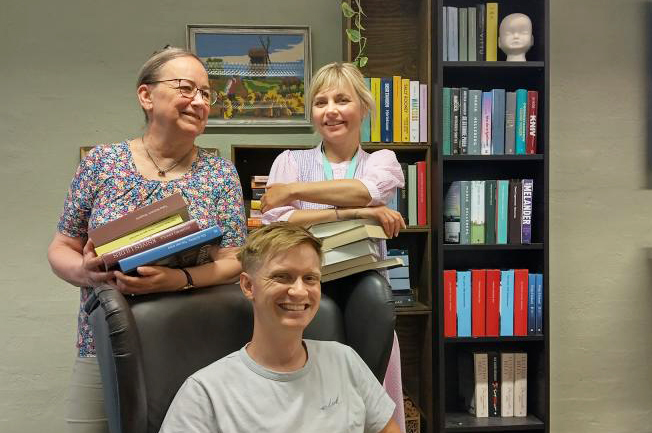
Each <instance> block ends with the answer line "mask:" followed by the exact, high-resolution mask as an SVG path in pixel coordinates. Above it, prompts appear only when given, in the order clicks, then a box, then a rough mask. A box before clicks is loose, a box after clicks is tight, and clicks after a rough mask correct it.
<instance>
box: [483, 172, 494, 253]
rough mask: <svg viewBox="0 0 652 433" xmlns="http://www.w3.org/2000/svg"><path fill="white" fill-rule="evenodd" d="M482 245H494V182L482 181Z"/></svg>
mask: <svg viewBox="0 0 652 433" xmlns="http://www.w3.org/2000/svg"><path fill="white" fill-rule="evenodd" d="M484 192H485V194H484V209H485V213H484V215H485V218H484V219H485V224H484V243H485V244H495V243H496V181H495V180H485V181H484Z"/></svg>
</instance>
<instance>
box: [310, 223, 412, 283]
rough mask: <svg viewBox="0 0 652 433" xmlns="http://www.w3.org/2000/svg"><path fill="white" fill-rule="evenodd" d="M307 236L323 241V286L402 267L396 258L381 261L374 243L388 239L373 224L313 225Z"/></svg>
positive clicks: (401, 263) (380, 228)
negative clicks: (364, 273) (340, 280)
mask: <svg viewBox="0 0 652 433" xmlns="http://www.w3.org/2000/svg"><path fill="white" fill-rule="evenodd" d="M310 232H311V233H312V234H313V235H314V236H315V237H317V238H319V239H321V241H322V250H323V251H324V259H323V262H322V278H321V280H322V282H327V281H331V280H336V279H338V278H343V277H347V276H349V275H353V274H357V273H358V272H363V271H367V270H370V269H383V268H391V267H396V266H402V265H403V262H402V261H401V259H400V258H399V257H391V258H388V259H386V260H380V251H379V250H378V247H377V243H376V242H375V239H387V235H386V234H385V231H384V230H383V227H382V226H380V225H378V223H376V222H375V221H372V220H367V219H356V220H346V221H333V222H328V223H322V224H315V225H314V226H312V227H311V228H310Z"/></svg>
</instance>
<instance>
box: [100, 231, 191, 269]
mask: <svg viewBox="0 0 652 433" xmlns="http://www.w3.org/2000/svg"><path fill="white" fill-rule="evenodd" d="M198 231H199V224H197V221H196V220H190V221H187V222H185V223H182V224H179V225H176V226H174V227H172V228H169V229H167V230H164V231H162V232H160V233H157V234H155V235H154V236H151V237H149V238H146V239H143V240H142V241H140V242H136V243H134V244H131V245H127V246H126V247H122V248H120V249H118V250H115V251H112V252H110V253H107V254H103V255H102V256H101V257H102V261H103V262H104V268H105V270H107V271H108V270H109V269H112V268H114V267H115V266H116V265H117V264H118V261H120V260H122V259H124V258H127V257H131V256H133V255H134V254H138V253H140V252H142V251H145V250H148V249H151V248H155V247H157V246H159V245H163V244H164V243H166V242H171V241H174V240H177V239H179V238H182V237H184V236H187V235H189V234H192V233H196V232H198Z"/></svg>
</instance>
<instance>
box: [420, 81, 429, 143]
mask: <svg viewBox="0 0 652 433" xmlns="http://www.w3.org/2000/svg"><path fill="white" fill-rule="evenodd" d="M419 142H421V143H427V142H428V85H427V84H419Z"/></svg>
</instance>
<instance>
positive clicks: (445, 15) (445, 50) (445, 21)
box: [441, 6, 448, 62]
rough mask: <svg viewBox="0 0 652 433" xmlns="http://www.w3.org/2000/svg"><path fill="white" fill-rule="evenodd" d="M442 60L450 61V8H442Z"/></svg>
mask: <svg viewBox="0 0 652 433" xmlns="http://www.w3.org/2000/svg"><path fill="white" fill-rule="evenodd" d="M441 22H442V38H443V42H442V60H443V61H444V62H446V61H448V7H447V6H444V7H442V20H441Z"/></svg>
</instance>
